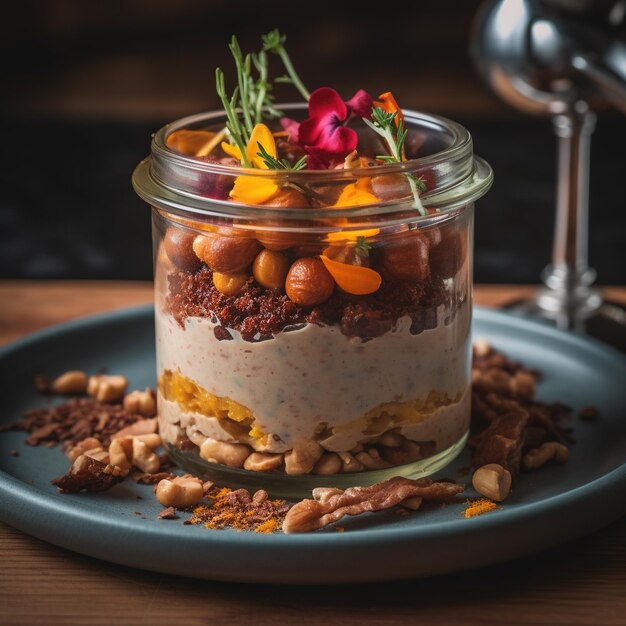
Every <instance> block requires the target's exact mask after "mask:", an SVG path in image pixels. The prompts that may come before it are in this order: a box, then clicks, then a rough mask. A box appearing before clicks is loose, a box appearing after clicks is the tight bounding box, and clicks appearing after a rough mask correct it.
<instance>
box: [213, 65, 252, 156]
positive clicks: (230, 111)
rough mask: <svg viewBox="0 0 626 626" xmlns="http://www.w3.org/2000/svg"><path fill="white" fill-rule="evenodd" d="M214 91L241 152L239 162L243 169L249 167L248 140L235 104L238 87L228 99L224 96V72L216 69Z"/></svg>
mask: <svg viewBox="0 0 626 626" xmlns="http://www.w3.org/2000/svg"><path fill="white" fill-rule="evenodd" d="M215 89H216V91H217V95H218V96H219V98H220V100H221V101H222V106H223V107H224V111H225V112H226V128H227V129H228V132H229V134H230V136H231V138H232V140H233V141H234V142H235V143H236V144H237V147H238V148H239V150H240V152H241V162H242V164H243V165H244V166H245V167H251V166H250V161H249V160H248V157H247V156H246V145H247V143H248V141H249V139H250V137H249V135H248V133H247V132H246V129H245V128H244V127H243V126H242V124H241V120H240V119H239V113H238V111H237V102H238V100H239V87H235V90H234V91H233V95H232V96H231V97H230V99H229V98H228V96H227V95H226V85H225V82H224V72H222V70H221V69H220V68H219V67H218V68H217V69H216V70H215Z"/></svg>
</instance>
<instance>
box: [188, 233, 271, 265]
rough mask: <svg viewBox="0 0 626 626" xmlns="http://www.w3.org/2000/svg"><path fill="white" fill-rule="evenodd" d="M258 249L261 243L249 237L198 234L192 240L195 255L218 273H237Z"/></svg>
mask: <svg viewBox="0 0 626 626" xmlns="http://www.w3.org/2000/svg"><path fill="white" fill-rule="evenodd" d="M260 250H261V244H260V243H259V242H258V241H257V240H256V239H251V238H249V237H235V236H233V237H224V236H222V235H213V234H211V235H198V236H197V237H196V238H195V240H194V242H193V251H194V252H195V253H196V256H197V257H198V258H199V259H200V260H201V261H204V263H206V264H207V265H208V266H209V267H210V268H211V269H212V270H214V271H216V272H220V274H239V273H240V272H242V271H243V270H245V269H246V268H247V267H248V266H249V265H250V263H252V261H253V259H254V257H255V256H256V255H257V254H258V253H259V251H260Z"/></svg>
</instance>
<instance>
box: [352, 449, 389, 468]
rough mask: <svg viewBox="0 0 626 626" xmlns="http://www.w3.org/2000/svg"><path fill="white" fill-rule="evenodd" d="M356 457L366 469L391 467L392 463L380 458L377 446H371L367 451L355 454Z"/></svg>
mask: <svg viewBox="0 0 626 626" xmlns="http://www.w3.org/2000/svg"><path fill="white" fill-rule="evenodd" d="M355 458H356V460H357V461H358V462H359V463H361V465H363V467H364V468H365V469H368V470H375V469H385V468H387V467H391V464H390V463H388V462H387V461H385V460H384V459H381V458H380V454H379V452H378V450H376V448H370V449H369V450H368V451H367V452H359V453H358V454H357V455H355Z"/></svg>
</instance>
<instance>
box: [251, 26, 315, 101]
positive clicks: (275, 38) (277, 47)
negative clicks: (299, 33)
mask: <svg viewBox="0 0 626 626" xmlns="http://www.w3.org/2000/svg"><path fill="white" fill-rule="evenodd" d="M261 39H262V40H263V50H267V51H268V52H273V53H274V54H276V55H278V56H279V57H280V60H281V61H282V62H283V65H284V66H285V70H286V71H287V76H281V77H279V78H277V79H276V81H275V82H277V83H289V84H291V85H293V86H294V87H295V88H296V89H297V90H298V91H299V92H300V93H301V94H302V97H303V98H304V99H305V100H308V99H309V98H310V97H311V94H310V93H309V90H308V89H307V88H306V87H305V86H304V83H303V82H302V81H301V80H300V77H299V76H298V73H297V72H296V70H295V68H294V66H293V63H292V62H291V59H290V58H289V55H288V54H287V50H286V49H285V42H286V41H287V36H286V35H283V34H281V32H280V31H279V30H278V29H277V28H275V29H274V30H273V31H271V32H269V33H267V34H266V35H263V36H262V38H261Z"/></svg>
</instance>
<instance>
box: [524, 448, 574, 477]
mask: <svg viewBox="0 0 626 626" xmlns="http://www.w3.org/2000/svg"><path fill="white" fill-rule="evenodd" d="M568 459H569V449H568V448H567V446H564V445H563V444H562V443H559V442H558V441H547V442H546V443H542V444H541V445H540V446H539V447H538V448H534V449H532V450H529V451H528V452H527V453H526V454H525V455H524V457H523V458H522V469H525V470H534V469H539V468H540V467H543V466H544V465H545V464H546V463H549V462H550V461H554V462H555V463H559V464H563V463H566V462H567V460H568Z"/></svg>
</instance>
